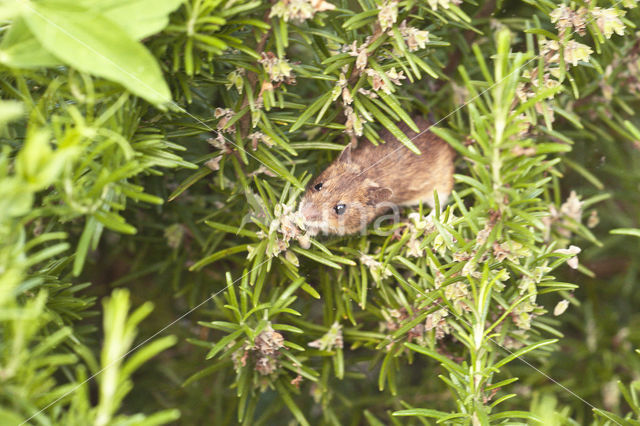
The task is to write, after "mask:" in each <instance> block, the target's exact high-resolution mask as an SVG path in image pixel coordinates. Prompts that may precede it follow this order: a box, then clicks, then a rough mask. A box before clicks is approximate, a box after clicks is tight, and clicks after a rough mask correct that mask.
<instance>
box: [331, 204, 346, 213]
mask: <svg viewBox="0 0 640 426" xmlns="http://www.w3.org/2000/svg"><path fill="white" fill-rule="evenodd" d="M333 210H335V212H336V214H343V213H344V212H345V210H347V206H345V205H344V204H336V206H335V207H334V208H333Z"/></svg>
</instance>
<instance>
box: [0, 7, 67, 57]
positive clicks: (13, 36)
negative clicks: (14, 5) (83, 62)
mask: <svg viewBox="0 0 640 426" xmlns="http://www.w3.org/2000/svg"><path fill="white" fill-rule="evenodd" d="M0 63H3V64H4V65H6V66H8V67H12V68H39V67H54V66H57V65H60V63H61V62H60V60H59V59H58V58H56V57H55V56H53V55H52V54H51V53H49V51H48V50H47V49H45V48H44V47H42V45H41V44H40V42H39V41H38V39H37V38H36V37H35V36H34V35H33V33H32V32H31V31H30V30H29V27H28V26H27V24H26V23H25V21H24V19H22V18H17V19H16V20H15V21H13V23H12V24H11V26H10V27H9V30H8V31H7V33H6V34H5V36H4V37H3V38H2V43H0Z"/></svg>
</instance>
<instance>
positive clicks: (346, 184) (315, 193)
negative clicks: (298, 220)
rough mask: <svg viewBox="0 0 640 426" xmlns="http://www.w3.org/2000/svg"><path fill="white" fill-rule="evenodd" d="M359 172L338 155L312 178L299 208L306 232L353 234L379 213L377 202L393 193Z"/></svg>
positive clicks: (352, 164)
mask: <svg viewBox="0 0 640 426" xmlns="http://www.w3.org/2000/svg"><path fill="white" fill-rule="evenodd" d="M341 157H344V156H341ZM361 172H362V170H361V168H360V167H359V166H357V165H356V164H354V163H351V162H349V161H344V159H340V158H339V159H338V160H336V161H335V162H334V163H333V164H331V165H330V166H329V167H328V168H327V169H326V170H325V171H323V172H322V173H321V174H320V175H319V176H318V177H316V178H315V179H314V180H312V181H311V183H310V184H309V186H308V187H307V190H306V192H305V194H304V196H303V197H302V200H301V201H300V207H299V211H300V213H301V214H302V216H303V218H304V221H305V225H306V226H307V231H308V232H309V234H311V235H316V234H317V233H319V232H324V233H327V234H338V235H344V234H352V233H354V232H358V231H359V230H361V229H363V228H364V227H366V226H367V224H368V223H369V222H371V221H372V220H373V219H374V218H375V217H376V216H377V215H378V214H379V212H380V209H381V208H384V207H382V206H381V205H380V204H381V203H383V202H384V201H386V200H388V199H389V198H391V195H392V192H391V190H390V189H388V188H381V187H380V186H378V185H377V184H376V183H375V182H374V181H372V180H371V179H368V178H364V177H363V176H361V174H360V173H361Z"/></svg>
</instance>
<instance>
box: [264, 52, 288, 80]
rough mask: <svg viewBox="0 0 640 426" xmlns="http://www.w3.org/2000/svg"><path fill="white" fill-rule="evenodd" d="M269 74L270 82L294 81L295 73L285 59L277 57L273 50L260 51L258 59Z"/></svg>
mask: <svg viewBox="0 0 640 426" xmlns="http://www.w3.org/2000/svg"><path fill="white" fill-rule="evenodd" d="M258 62H259V63H260V64H262V66H263V67H264V70H265V71H266V72H267V74H269V79H270V80H271V82H272V83H281V82H284V83H287V84H294V83H295V74H294V73H293V69H292V68H291V65H289V62H288V61H287V60H286V59H281V58H278V57H277V56H276V55H275V54H274V53H273V52H262V57H261V58H260V59H259V60H258Z"/></svg>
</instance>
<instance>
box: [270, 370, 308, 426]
mask: <svg viewBox="0 0 640 426" xmlns="http://www.w3.org/2000/svg"><path fill="white" fill-rule="evenodd" d="M275 385H276V390H277V391H278V394H279V395H280V398H282V401H283V402H284V403H285V405H286V406H287V407H288V408H289V411H291V414H293V416H294V417H295V418H296V420H298V422H299V423H300V424H301V425H302V426H309V422H308V421H307V419H306V418H305V417H304V414H302V411H300V408H299V407H298V406H297V405H296V403H295V401H294V400H293V398H291V394H290V393H289V391H288V390H287V388H286V386H285V385H284V384H282V382H281V381H280V380H278V381H276V382H275Z"/></svg>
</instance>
